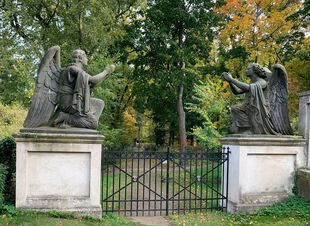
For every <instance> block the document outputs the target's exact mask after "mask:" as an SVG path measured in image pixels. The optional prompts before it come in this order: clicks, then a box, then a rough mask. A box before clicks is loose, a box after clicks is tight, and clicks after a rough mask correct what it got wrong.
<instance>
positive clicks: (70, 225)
mask: <svg viewBox="0 0 310 226" xmlns="http://www.w3.org/2000/svg"><path fill="white" fill-rule="evenodd" d="M0 225H23V226H39V225H40V226H43V225H44V226H80V225H92V226H96V225H106V226H120V225H124V226H134V225H139V224H137V223H134V222H132V221H129V220H127V219H125V218H121V217H118V216H116V215H112V214H109V215H104V216H103V218H102V219H100V220H98V219H94V218H92V217H83V218H82V217H74V215H72V214H67V213H61V212H57V211H51V212H47V213H38V212H33V211H21V210H18V211H16V212H15V213H14V215H10V214H2V215H0Z"/></svg>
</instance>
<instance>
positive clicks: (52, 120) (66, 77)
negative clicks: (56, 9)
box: [24, 46, 115, 129]
mask: <svg viewBox="0 0 310 226" xmlns="http://www.w3.org/2000/svg"><path fill="white" fill-rule="evenodd" d="M87 62H88V60H87V56H86V54H85V52H84V51H83V50H75V51H73V54H72V62H71V64H69V65H68V66H67V67H66V68H61V66H60V47H59V46H54V47H51V48H50V49H48V51H47V52H46V54H45V56H44V57H43V58H42V60H41V64H40V67H39V70H38V73H37V75H38V77H37V81H36V87H35V92H34V95H33V97H32V103H31V107H30V110H29V112H28V115H27V118H26V120H25V122H24V127H26V128H36V127H41V126H56V127H60V128H68V127H79V128H87V129H96V128H97V126H98V121H99V117H100V115H101V113H102V110H103V108H104V102H103V101H102V100H100V99H97V98H93V97H91V96H90V90H91V88H93V87H94V86H95V85H97V84H99V83H100V82H102V81H103V80H104V79H105V78H107V76H108V75H109V74H111V73H112V72H113V71H114V69H115V66H114V65H109V66H107V67H106V68H105V70H104V71H103V72H101V73H99V74H98V75H95V76H91V75H89V74H87V73H86V72H85V71H84V70H83V66H85V65H87Z"/></svg>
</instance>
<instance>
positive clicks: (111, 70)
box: [104, 64, 115, 74]
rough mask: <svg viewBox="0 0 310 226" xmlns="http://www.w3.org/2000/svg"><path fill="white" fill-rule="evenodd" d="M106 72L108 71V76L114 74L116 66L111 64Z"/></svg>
mask: <svg viewBox="0 0 310 226" xmlns="http://www.w3.org/2000/svg"><path fill="white" fill-rule="evenodd" d="M104 70H105V71H106V73H107V74H112V73H113V71H114V70H115V65H114V64H110V65H108V66H106V68H105V69H104Z"/></svg>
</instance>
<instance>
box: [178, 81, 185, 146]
mask: <svg viewBox="0 0 310 226" xmlns="http://www.w3.org/2000/svg"><path fill="white" fill-rule="evenodd" d="M183 89H184V87H183V83H181V84H180V86H179V88H178V103H177V112H178V124H179V145H180V149H181V150H184V149H185V148H186V144H187V143H186V128H185V111H184V106H183Z"/></svg>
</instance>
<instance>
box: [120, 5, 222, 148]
mask: <svg viewBox="0 0 310 226" xmlns="http://www.w3.org/2000/svg"><path fill="white" fill-rule="evenodd" d="M220 2H222V1H217V2H216V3H215V2H214V1H203V0H195V1H191V2H188V1H183V0H174V1H170V0H160V1H148V5H147V8H146V9H145V10H140V11H138V14H137V18H136V20H135V21H134V23H132V24H130V25H129V26H128V27H127V31H128V35H127V36H126V38H125V39H124V42H123V43H122V44H123V45H125V46H128V51H127V52H125V54H124V55H123V57H124V61H127V62H128V64H129V65H130V64H132V65H134V66H135V67H134V73H133V76H132V80H133V82H134V85H133V94H134V95H135V107H136V109H137V110H138V111H139V112H141V113H143V112H144V111H145V110H149V111H151V112H152V115H151V117H152V119H153V121H154V123H155V124H156V126H155V129H156V128H160V129H156V131H155V140H156V141H157V143H160V144H163V142H164V138H165V134H166V133H167V132H170V133H171V134H172V133H173V132H172V131H176V128H178V121H177V119H178V114H177V111H176V108H177V99H178V96H179V95H180V89H179V87H180V86H183V87H184V91H183V93H182V94H183V102H189V101H190V100H191V96H192V89H193V86H194V84H195V83H197V81H199V80H200V79H201V73H200V70H199V64H201V62H204V61H206V60H207V61H209V58H210V55H209V53H210V50H211V44H212V41H213V39H214V37H215V35H216V30H217V29H218V27H219V26H220V25H219V21H220V15H219V14H216V13H215V12H214V11H212V10H205V9H211V8H213V7H214V6H215V5H216V4H220ZM132 52H134V53H135V54H130V53H132ZM163 106H164V107H163ZM182 110H183V109H182ZM188 119H190V118H187V125H192V124H195V123H193V122H188V121H189V120H188ZM191 119H192V120H193V119H194V118H191ZM188 129H189V128H188Z"/></svg>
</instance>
